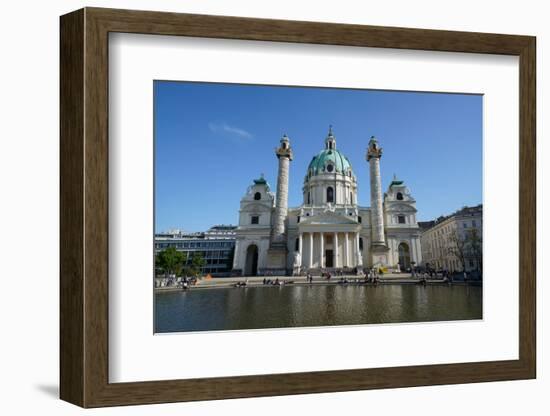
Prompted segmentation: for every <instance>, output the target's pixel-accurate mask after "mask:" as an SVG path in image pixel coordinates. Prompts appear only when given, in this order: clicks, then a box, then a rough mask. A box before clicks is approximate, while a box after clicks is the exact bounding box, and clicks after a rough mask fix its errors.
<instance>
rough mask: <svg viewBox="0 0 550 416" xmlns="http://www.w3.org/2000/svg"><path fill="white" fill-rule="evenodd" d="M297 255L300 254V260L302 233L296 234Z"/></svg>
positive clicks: (301, 255) (301, 254)
mask: <svg viewBox="0 0 550 416" xmlns="http://www.w3.org/2000/svg"><path fill="white" fill-rule="evenodd" d="M298 253H300V258H302V257H303V250H302V233H301V232H300V233H299V234H298Z"/></svg>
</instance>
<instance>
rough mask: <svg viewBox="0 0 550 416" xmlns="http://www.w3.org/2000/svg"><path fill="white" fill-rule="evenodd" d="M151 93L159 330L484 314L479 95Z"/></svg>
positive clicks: (231, 89)
mask: <svg viewBox="0 0 550 416" xmlns="http://www.w3.org/2000/svg"><path fill="white" fill-rule="evenodd" d="M153 88H154V166H155V168H154V175H155V178H154V201H155V202H154V203H155V207H154V222H155V233H154V238H153V240H154V243H153V244H154V250H153V251H154V256H155V263H154V264H155V270H154V273H153V276H154V278H153V280H154V284H153V287H154V289H153V290H154V305H155V307H154V308H155V310H154V311H153V313H154V322H155V328H154V332H155V333H170V332H189V331H219V330H250V329H264V328H265V329H267V328H292V327H322V326H342V325H365V324H389V323H405V322H432V321H457V320H480V319H483V313H482V310H483V308H482V307H483V295H482V281H483V205H482V202H483V166H482V165H483V95H481V94H457V93H439V92H438V93H432V92H429V91H428V92H425V91H386V90H367V89H351V88H328V87H310V86H279V85H248V84H229V83H209V82H185V81H170V80H155V81H154V85H153Z"/></svg>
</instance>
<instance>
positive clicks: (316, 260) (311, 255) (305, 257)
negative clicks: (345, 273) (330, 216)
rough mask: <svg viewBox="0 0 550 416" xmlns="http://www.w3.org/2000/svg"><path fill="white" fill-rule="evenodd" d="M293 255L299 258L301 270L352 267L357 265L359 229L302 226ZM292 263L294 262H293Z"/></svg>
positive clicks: (355, 227) (354, 227) (353, 227)
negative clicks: (354, 249)
mask: <svg viewBox="0 0 550 416" xmlns="http://www.w3.org/2000/svg"><path fill="white" fill-rule="evenodd" d="M297 235H298V237H297V244H296V245H295V247H294V248H296V249H297V250H295V251H294V256H295V257H296V255H298V257H299V258H300V259H301V263H300V268H301V270H302V271H307V270H308V269H324V268H327V269H353V268H355V267H357V252H358V251H357V250H356V252H354V251H353V250H352V249H351V248H352V247H353V248H358V241H359V229H357V226H352V227H348V228H347V229H346V228H345V229H344V230H342V229H341V228H339V229H336V227H334V226H332V227H329V226H323V227H316V228H311V227H302V228H300V230H299V232H298V234H297ZM293 264H294V263H293Z"/></svg>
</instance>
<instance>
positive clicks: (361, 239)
mask: <svg viewBox="0 0 550 416" xmlns="http://www.w3.org/2000/svg"><path fill="white" fill-rule="evenodd" d="M359 250H363V238H361V237H360V238H359Z"/></svg>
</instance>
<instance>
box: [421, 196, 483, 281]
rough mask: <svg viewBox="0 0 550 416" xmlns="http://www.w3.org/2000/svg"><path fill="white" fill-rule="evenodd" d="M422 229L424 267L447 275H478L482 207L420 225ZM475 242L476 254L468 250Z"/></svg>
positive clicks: (459, 211) (480, 261)
mask: <svg viewBox="0 0 550 416" xmlns="http://www.w3.org/2000/svg"><path fill="white" fill-rule="evenodd" d="M423 228H424V230H423V232H422V237H421V240H422V256H423V263H424V265H426V266H427V267H429V268H433V269H436V270H448V271H449V272H451V273H453V272H463V271H466V272H481V271H482V266H483V265H482V256H481V254H482V253H481V250H482V247H483V245H482V244H481V242H482V236H483V206H482V205H478V206H474V207H464V208H462V209H460V210H458V211H457V212H455V213H453V214H451V215H449V216H443V217H439V218H438V219H437V220H435V221H430V222H426V223H423ZM472 234H473V235H472ZM472 237H473V238H472ZM476 242H477V246H478V249H477V250H476V248H475V247H473V246H472V245H476Z"/></svg>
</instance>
